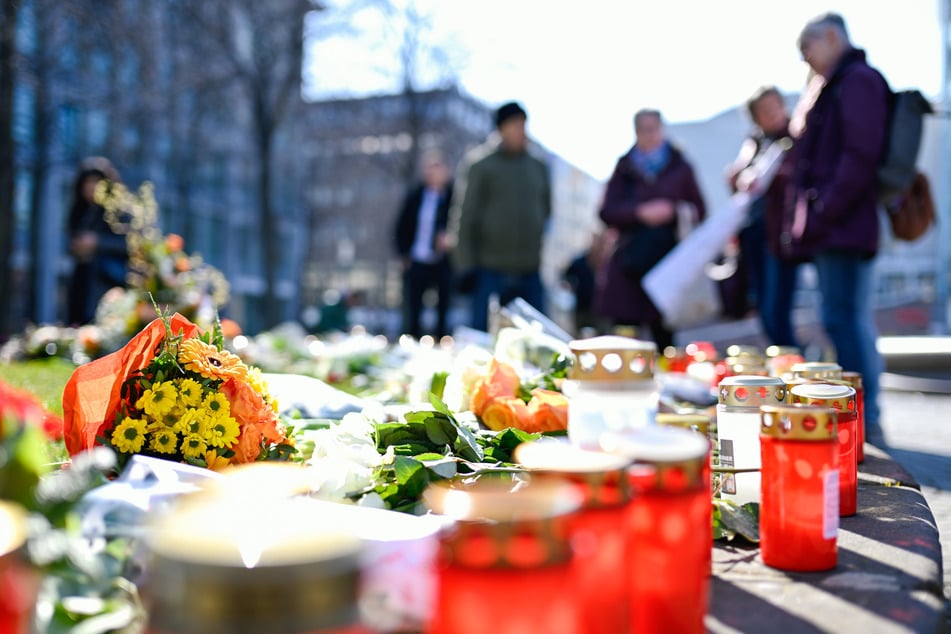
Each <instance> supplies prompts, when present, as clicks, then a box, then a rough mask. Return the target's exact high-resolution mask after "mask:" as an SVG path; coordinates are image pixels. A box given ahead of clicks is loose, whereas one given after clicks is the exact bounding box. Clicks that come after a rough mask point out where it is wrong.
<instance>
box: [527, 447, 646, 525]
mask: <svg viewBox="0 0 951 634" xmlns="http://www.w3.org/2000/svg"><path fill="white" fill-rule="evenodd" d="M513 456H514V458H515V461H516V462H517V463H519V464H520V465H522V466H523V467H525V468H526V469H528V470H529V471H531V472H532V473H538V474H551V475H556V476H560V477H562V478H565V479H566V480H569V481H571V482H573V483H575V484H576V485H578V486H579V487H580V488H581V490H582V491H583V494H584V503H583V506H584V507H585V508H604V507H611V506H620V505H622V504H625V503H627V501H628V500H630V498H631V490H630V486H629V484H630V483H629V482H628V479H627V477H625V469H626V467H627V466H628V465H629V464H630V460H628V459H627V458H625V457H624V456H619V455H617V454H611V453H607V452H604V451H591V450H588V449H582V448H580V447H577V446H575V445H573V444H571V443H570V442H568V441H566V440H561V439H558V438H542V439H540V440H535V441H532V442H525V443H522V444H521V445H519V446H518V447H516V448H515V452H514V453H513Z"/></svg>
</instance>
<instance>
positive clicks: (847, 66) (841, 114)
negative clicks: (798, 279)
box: [780, 49, 889, 259]
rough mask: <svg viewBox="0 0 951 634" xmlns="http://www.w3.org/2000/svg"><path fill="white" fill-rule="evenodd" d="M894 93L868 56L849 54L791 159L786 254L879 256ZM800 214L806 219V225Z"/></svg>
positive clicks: (820, 99) (807, 118)
mask: <svg viewBox="0 0 951 634" xmlns="http://www.w3.org/2000/svg"><path fill="white" fill-rule="evenodd" d="M888 93H889V89H888V84H887V83H886V81H885V79H884V77H882V75H881V74H880V73H879V72H878V71H877V70H875V69H874V68H872V67H871V66H869V65H868V64H867V63H866V61H865V52H864V51H863V50H860V49H850V50H848V51H846V53H845V54H844V55H843V56H842V59H841V60H840V62H839V64H838V66H837V67H836V69H835V71H833V73H832V75H831V76H830V77H829V78H828V79H827V81H826V83H825V85H824V86H822V88H821V90H820V92H819V95H818V97H817V98H816V101H815V103H814V104H813V105H812V107H811V108H810V109H809V110H808V111H807V113H806V115H805V128H804V129H803V131H802V132H801V133H800V135H799V136H798V138H796V139H795V142H794V145H793V148H792V151H791V153H790V156H789V160H790V167H791V175H790V187H789V188H788V189H787V192H786V194H787V196H786V204H785V208H786V213H785V222H784V227H783V233H782V235H781V236H780V247H781V249H782V251H783V255H785V256H787V257H791V258H795V259H804V258H808V257H809V256H811V255H814V254H816V253H820V252H825V251H840V252H851V253H859V254H861V255H863V256H866V257H873V256H874V255H875V253H876V252H877V250H878V234H879V221H878V206H877V200H876V199H877V193H876V185H875V172H876V168H877V166H878V163H879V160H880V158H881V156H882V154H883V152H884V146H885V138H886V132H887V130H886V128H887V121H888ZM797 212H798V213H799V214H802V213H803V212H806V213H805V224H804V226H802V225H801V220H802V218H801V217H800V218H799V223H797ZM797 224H799V226H798V227H797V226H796V225H797Z"/></svg>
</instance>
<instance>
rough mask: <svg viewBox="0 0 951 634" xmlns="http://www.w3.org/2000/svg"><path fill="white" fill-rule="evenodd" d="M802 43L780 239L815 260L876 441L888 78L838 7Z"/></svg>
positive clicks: (825, 311) (828, 313) (826, 318)
mask: <svg viewBox="0 0 951 634" xmlns="http://www.w3.org/2000/svg"><path fill="white" fill-rule="evenodd" d="M799 49H800V51H802V58H803V60H805V62H806V63H807V64H808V65H809V67H810V68H811V69H812V71H813V72H814V73H815V75H814V76H813V78H812V80H811V81H810V82H809V85H808V87H807V88H806V90H805V91H804V93H803V96H802V99H801V100H800V104H799V105H798V106H797V107H796V109H795V111H794V113H793V117H792V121H791V122H790V132H791V133H792V135H793V138H794V140H795V141H794V145H793V149H792V155H791V157H790V159H791V165H792V174H791V177H790V187H789V189H788V190H787V205H786V223H785V228H784V233H783V234H782V235H781V236H780V242H781V246H782V248H784V249H785V250H786V252H787V253H788V254H791V255H794V256H799V257H807V258H811V259H812V261H813V262H814V264H815V267H816V273H817V275H818V279H819V290H820V292H821V294H822V323H823V326H824V327H825V330H826V333H827V334H828V336H829V338H830V340H831V341H832V343H833V345H834V346H835V353H836V361H837V362H838V364H839V365H841V366H842V368H843V369H845V370H851V371H857V372H860V373H861V374H862V378H863V383H864V387H865V401H866V404H865V424H866V433H867V437H868V439H869V441H870V442H872V443H874V444H880V443H881V442H882V440H883V439H882V435H881V433H882V432H881V428H880V426H879V408H878V392H879V386H878V384H879V374H880V373H881V370H882V359H881V356H880V355H879V354H878V350H877V348H876V339H877V337H878V332H877V330H876V326H875V318H874V312H873V311H874V298H875V280H874V277H875V255H876V253H877V250H878V231H879V224H878V222H879V221H878V210H877V204H876V196H877V194H876V192H877V188H876V186H875V172H876V167H877V165H878V163H879V160H880V158H881V156H882V153H883V150H884V146H885V138H886V129H887V121H888V85H887V84H886V82H885V79H884V78H883V77H882V75H881V74H880V73H879V72H878V71H877V70H875V69H874V68H872V67H871V66H869V65H868V63H867V62H866V61H865V52H864V51H863V50H861V49H857V48H855V47H853V46H852V43H851V42H850V41H849V35H848V31H847V30H846V26H845V21H844V20H843V19H842V16H840V15H838V14H835V13H827V14H825V15H822V16H819V17H817V18H815V19H813V20H812V21H811V22H809V23H808V24H806V26H805V28H804V29H803V30H802V33H801V35H800V36H799Z"/></svg>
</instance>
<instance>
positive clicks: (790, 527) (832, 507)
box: [759, 405, 839, 571]
mask: <svg viewBox="0 0 951 634" xmlns="http://www.w3.org/2000/svg"><path fill="white" fill-rule="evenodd" d="M760 420H761V427H760V445H761V447H760V453H761V455H762V460H763V469H762V476H763V477H762V503H761V505H760V515H759V518H760V519H759V521H760V554H761V556H762V558H763V563H765V564H766V565H768V566H772V567H774V568H779V569H781V570H798V571H816V570H829V569H830V568H834V567H835V565H836V556H837V551H836V540H837V536H838V527H839V484H838V481H839V466H838V462H839V447H838V435H837V429H836V413H835V410H834V409H832V408H828V407H820V406H818V405H764V406H763V407H761V408H760Z"/></svg>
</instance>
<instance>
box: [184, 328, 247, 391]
mask: <svg viewBox="0 0 951 634" xmlns="http://www.w3.org/2000/svg"><path fill="white" fill-rule="evenodd" d="M178 361H179V362H180V363H182V364H183V365H184V366H185V369H186V370H191V371H192V372H197V373H198V374H200V375H202V376H203V377H205V378H206V379H224V380H226V379H232V378H234V379H239V380H242V381H244V380H247V378H248V366H246V365H245V364H244V361H242V360H241V359H240V358H239V357H238V356H237V355H234V354H231V353H230V352H228V351H227V350H218V348H216V347H215V346H213V345H211V344H207V343H205V342H204V341H202V340H201V339H197V338H192V339H186V340H185V341H184V343H182V347H181V350H179V352H178Z"/></svg>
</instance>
